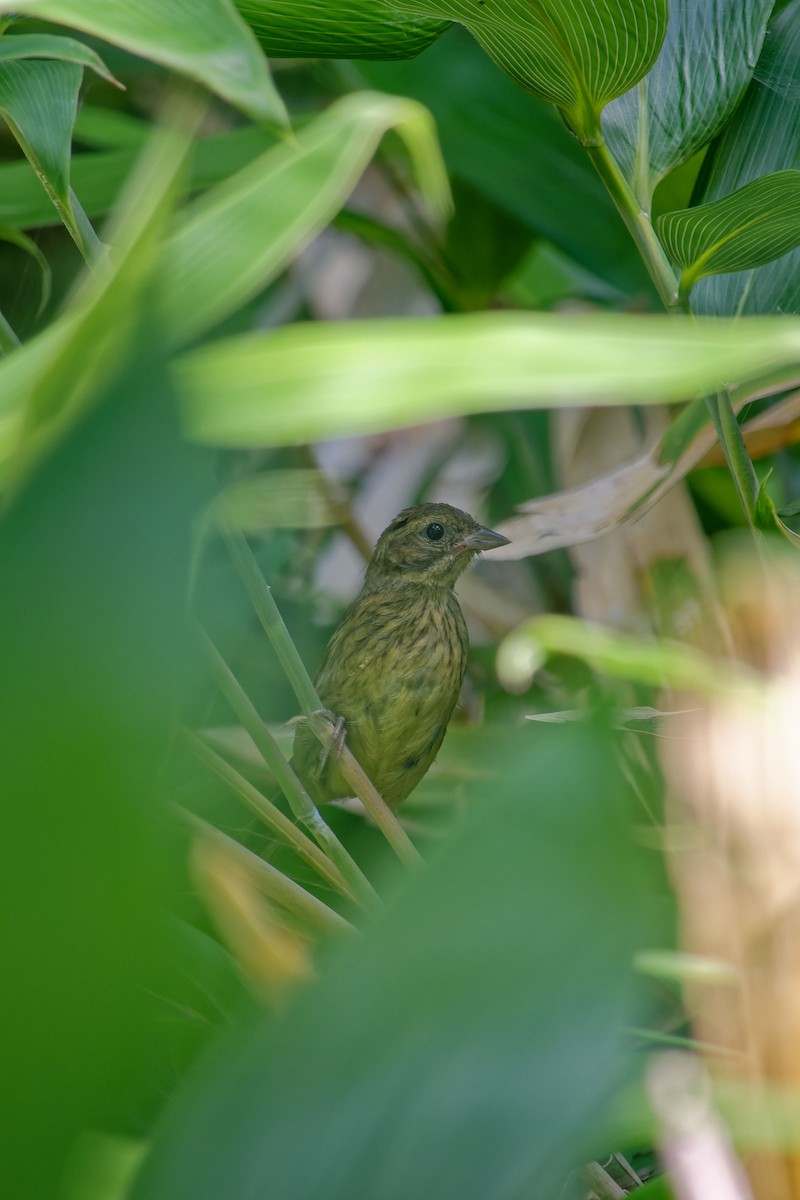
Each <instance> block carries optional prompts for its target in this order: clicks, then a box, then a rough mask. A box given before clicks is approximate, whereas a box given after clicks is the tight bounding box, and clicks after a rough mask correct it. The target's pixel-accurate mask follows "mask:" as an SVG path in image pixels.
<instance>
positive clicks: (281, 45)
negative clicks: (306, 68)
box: [236, 0, 449, 58]
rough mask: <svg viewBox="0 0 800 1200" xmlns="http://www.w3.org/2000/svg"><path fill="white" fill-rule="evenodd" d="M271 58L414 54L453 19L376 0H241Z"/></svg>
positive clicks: (240, 5) (241, 9)
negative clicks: (419, 14)
mask: <svg viewBox="0 0 800 1200" xmlns="http://www.w3.org/2000/svg"><path fill="white" fill-rule="evenodd" d="M236 7H237V8H238V10H239V12H240V13H241V14H242V16H243V17H244V19H245V20H246V21H247V24H248V25H249V26H250V28H251V29H252V30H253V32H254V33H255V35H256V37H257V38H258V40H259V41H260V42H261V44H262V45H263V47H264V50H265V52H266V53H267V54H268V55H269V56H270V57H271V58H412V57H413V56H414V55H415V54H419V52H420V51H421V50H424V49H425V47H426V46H428V45H430V43H431V42H433V41H435V40H436V38H437V37H438V36H439V34H440V33H442V32H443V30H445V29H447V27H448V25H449V21H441V20H438V21H437V20H430V19H426V18H424V17H423V18H414V17H409V16H407V15H404V14H403V13H398V12H393V13H389V12H387V11H386V10H385V9H383V8H381V7H379V6H378V5H377V4H376V3H375V0H336V4H335V5H332V4H331V3H330V2H329V0H236Z"/></svg>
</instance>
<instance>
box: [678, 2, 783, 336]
mask: <svg viewBox="0 0 800 1200" xmlns="http://www.w3.org/2000/svg"><path fill="white" fill-rule="evenodd" d="M798 79H800V0H792V2H791V3H790V4H788V5H787V6H786V7H785V8H784V9H783V10H782V11H781V13H780V14H779V15H778V16H777V17H776V18H775V20H774V21H772V22H771V24H770V27H769V34H768V36H767V38H766V41H765V42H764V48H763V50H762V52H761V57H760V58H759V60H758V65H757V67H756V71H755V77H754V79H753V82H752V83H751V84H750V87H749V88H748V90H747V93H746V94H745V98H744V100H743V101H742V103H741V104H740V106H739V108H738V109H737V110H736V112H735V114H734V116H733V118H732V120H731V121H730V123H729V124H728V125H727V126H726V128H725V130H724V131H723V133H722V135H721V136H720V138H719V140H718V142H717V143H716V144H715V145H714V146H713V147H712V150H711V152H710V155H709V158H708V160H707V163H708V169H707V170H704V172H703V174H702V176H701V179H700V181H699V184H698V188H697V191H696V195H695V200H696V201H699V202H708V201H712V200H718V199H719V198H720V197H721V196H726V195H728V194H729V193H730V192H733V191H735V190H736V189H737V188H740V187H742V186H743V185H744V184H746V183H750V182H751V181H752V180H753V179H757V178H759V177H760V176H762V175H766V174H769V173H771V172H774V171H781V170H784V169H786V168H795V167H797V166H798V153H797V148H798V145H800V87H798V83H797V81H798ZM692 305H693V307H694V308H695V309H696V311H698V312H703V313H712V314H715V315H719V316H728V315H731V314H733V313H736V312H743V313H763V314H769V313H774V312H782V313H795V312H800V250H794V251H792V252H791V253H790V254H788V255H786V257H784V258H782V259H780V260H778V261H777V262H774V263H769V264H767V265H766V266H762V267H758V268H756V269H755V270H753V271H747V272H743V273H742V272H739V273H734V274H731V275H725V276H715V277H713V278H709V279H704V280H701V282H700V283H699V284H698V286H697V288H696V289H695V291H694V293H693V295H692Z"/></svg>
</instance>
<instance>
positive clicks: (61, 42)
mask: <svg viewBox="0 0 800 1200" xmlns="http://www.w3.org/2000/svg"><path fill="white" fill-rule="evenodd" d="M19 58H54V59H58V60H60V61H61V62H71V63H77V64H78V66H80V67H88V68H89V69H90V70H92V71H94V72H95V73H96V74H97V75H99V76H100V78H101V79H105V80H106V81H107V82H108V83H113V84H114V86H115V87H119V88H121V87H122V86H123V85H122V84H121V83H120V82H119V80H118V79H115V78H114V76H113V75H112V74H111V72H110V71H109V69H108V67H107V66H106V64H105V63H104V62H103V60H102V58H101V57H100V55H99V54H95V52H94V50H91V49H90V48H89V46H85V45H84V44H83V42H79V41H77V39H76V38H71V37H60V36H56V35H54V34H49V33H21V34H19V35H18V36H15V37H5V38H3V39H2V40H0V62H11V61H12V60H14V59H19Z"/></svg>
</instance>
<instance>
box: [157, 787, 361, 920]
mask: <svg viewBox="0 0 800 1200" xmlns="http://www.w3.org/2000/svg"><path fill="white" fill-rule="evenodd" d="M178 812H179V813H180V814H181V816H182V817H183V818H184V819H185V820H186V821H187V822H188V824H189V825H191V826H192V828H194V829H197V830H199V831H200V832H201V834H202V836H204V837H207V838H209V839H210V840H211V841H212V842H215V843H216V844H217V845H218V846H221V847H223V848H224V849H225V850H226V852H227V853H228V854H229V855H230V856H231V858H233V859H234V860H235V861H236V862H238V863H240V864H241V865H242V866H243V867H244V869H245V870H246V871H247V873H248V874H249V875H251V876H252V877H253V879H254V880H255V882H256V883H257V884H258V886H259V887H260V888H261V890H262V891H263V893H264V895H265V896H268V897H269V899H270V900H274V901H275V902H276V903H277V904H281V905H283V907H284V908H286V909H288V911H289V912H291V913H294V914H295V916H297V917H300V918H301V919H302V920H304V921H306V922H307V923H308V924H309V925H311V926H313V927H314V928H315V929H319V930H321V931H322V932H323V933H328V934H331V933H332V934H339V933H345V932H346V933H352V932H354V930H353V926H352V925H351V924H350V922H349V921H346V920H345V918H344V917H340V916H339V914H338V913H337V912H334V911H333V909H332V908H328V906H327V904H325V903H324V902H323V901H322V900H318V899H317V897H316V896H312V895H311V893H310V892H307V891H306V890H305V888H302V887H301V886H300V884H299V883H295V881H294V880H293V879H289V877H288V876H287V875H284V874H283V872H282V871H278V870H277V869H276V868H275V867H273V866H272V865H271V863H268V862H265V861H264V859H263V858H259V857H258V855H257V854H254V853H253V852H252V850H248V849H247V847H246V846H243V845H241V843H240V842H237V841H235V840H234V839H233V838H231V837H228V835H227V834H226V833H222V832H221V830H219V829H216V828H215V827H214V826H213V825H209V824H208V822H207V821H204V820H203V818H202V817H198V816H196V815H195V813H192V812H189V810H188V809H185V808H181V807H180V805H179V806H178Z"/></svg>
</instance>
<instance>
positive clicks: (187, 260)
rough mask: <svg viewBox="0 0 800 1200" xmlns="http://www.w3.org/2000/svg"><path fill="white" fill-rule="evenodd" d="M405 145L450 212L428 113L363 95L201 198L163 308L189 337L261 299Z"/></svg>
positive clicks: (433, 197)
mask: <svg viewBox="0 0 800 1200" xmlns="http://www.w3.org/2000/svg"><path fill="white" fill-rule="evenodd" d="M388 129H394V130H395V132H396V133H398V134H399V135H400V137H402V138H403V140H404V141H405V143H406V145H407V147H408V149H409V152H410V155H411V158H412V163H413V166H414V170H415V174H416V176H417V179H418V180H419V184H420V189H421V191H422V194H423V196H424V197H425V199H426V200H427V201H428V202H429V204H430V206H431V208H432V209H433V210H434V212H437V213H439V214H441V213H443V212H444V211H446V207H447V203H448V196H449V193H448V185H447V176H446V172H445V169H444V165H443V163H442V161H441V158H440V155H439V150H438V146H437V144H436V135H435V131H434V126H433V122H432V121H431V118H430V114H429V113H428V112H426V110H425V109H424V108H423V107H422V105H419V104H417V103H416V101H414V100H407V99H405V98H395V97H392V96H382V95H379V94H378V93H376V92H358V93H356V94H354V95H352V96H347V97H345V98H344V99H342V100H340V101H338V102H337V103H336V104H333V105H332V106H331V107H330V109H328V111H327V112H325V113H323V115H322V116H320V117H317V118H316V120H315V121H313V122H312V123H311V124H310V125H308V126H306V128H305V129H304V130H303V131H302V133H300V134H299V135H298V139H297V142H296V143H292V144H284V145H281V146H278V147H276V148H274V149H272V150H269V151H267V153H266V154H265V155H264V156H263V157H262V158H260V159H258V160H257V161H256V162H254V163H251V164H250V166H248V167H246V168H245V169H244V170H243V171H241V172H240V173H239V174H238V175H236V176H234V177H233V178H232V179H230V180H228V181H227V182H225V183H223V184H220V185H219V187H217V188H216V189H215V190H214V191H212V192H209V193H208V194H206V195H205V196H203V197H201V198H200V199H199V200H197V201H196V202H195V203H194V205H192V206H191V207H190V208H189V209H188V211H187V212H186V213H185V214H183V215H182V216H181V218H180V220H179V223H178V228H177V230H176V232H175V233H174V234H173V236H172V237H171V238H170V239H169V241H168V242H167V244H166V246H165V250H164V271H163V284H162V289H161V294H162V303H161V308H162V312H163V314H164V317H165V320H166V321H167V322H168V324H169V328H170V330H171V331H172V334H173V336H174V337H175V338H177V339H179V340H180V339H187V338H191V337H193V336H195V335H196V334H198V333H200V332H202V331H203V330H204V329H207V328H208V327H209V326H210V325H213V324H214V323H215V322H217V321H219V320H221V319H222V318H223V317H225V316H227V315H228V314H229V313H231V312H233V311H235V310H236V308H238V307H239V306H240V305H241V304H242V303H244V302H245V301H246V300H248V299H249V298H250V297H251V296H253V295H255V294H257V292H258V291H260V290H261V289H262V288H263V287H264V286H265V285H266V284H267V283H268V282H269V281H270V280H271V279H273V278H274V277H275V276H276V275H277V274H278V272H279V271H281V270H282V269H283V268H284V267H285V266H286V265H287V264H288V263H289V262H290V261H291V259H292V258H293V257H294V256H295V255H296V254H297V253H298V252H299V251H300V250H301V249H302V248H303V246H305V245H306V243H307V242H308V241H309V240H310V239H311V238H312V237H313V236H314V235H315V234H316V233H319V231H320V230H321V229H323V228H324V227H325V225H327V224H328V222H329V221H330V220H331V218H332V217H333V216H334V215H335V214H336V212H337V211H338V209H339V208H340V207H341V206H342V204H343V203H344V201H345V200H346V199H347V197H348V196H349V194H350V192H351V191H352V189H353V188H354V187H355V185H356V183H357V182H358V180H359V178H360V176H361V174H362V172H363V171H364V168H365V167H366V166H367V164H368V163H369V161H370V159H371V157H372V155H373V154H374V153H375V149H376V147H377V146H378V144H379V142H380V140H381V138H382V137H383V135H384V133H386V131H387V130H388Z"/></svg>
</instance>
